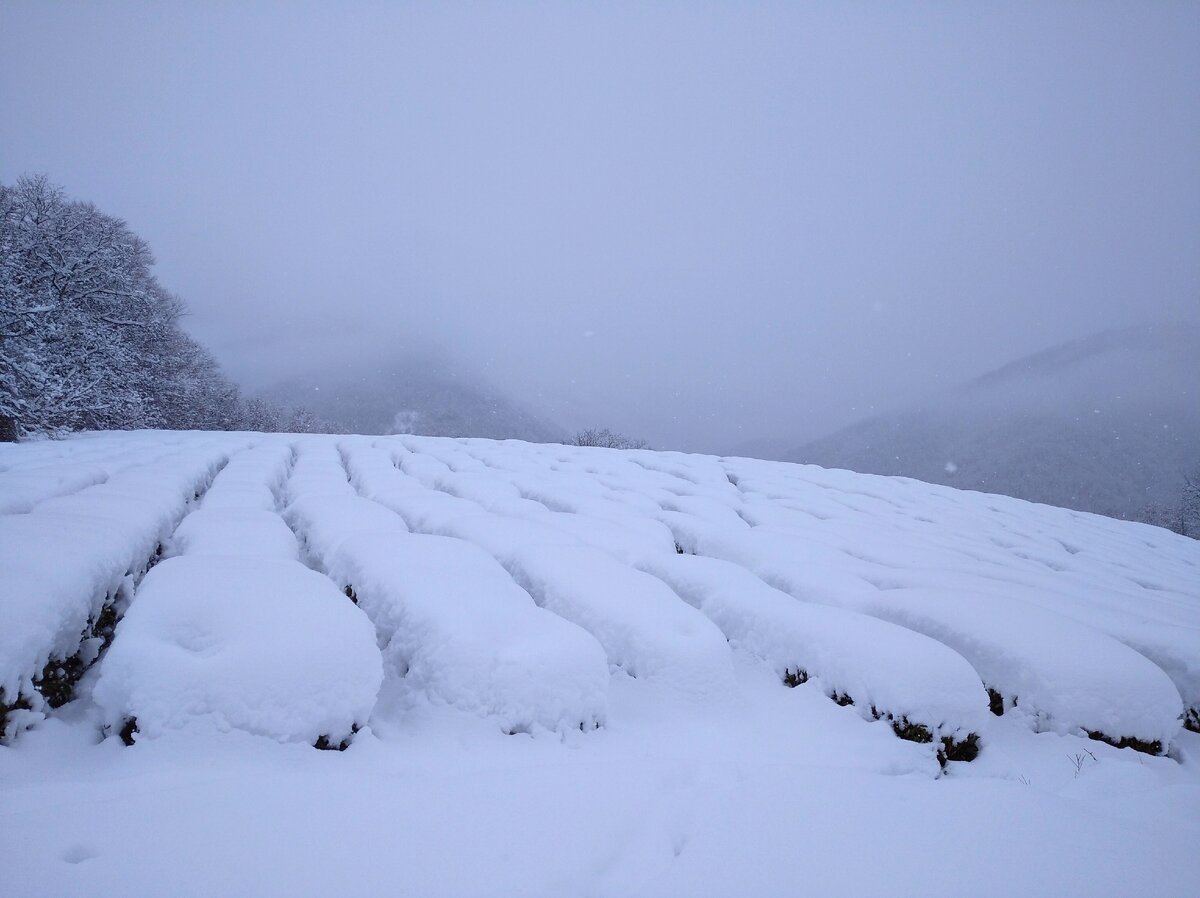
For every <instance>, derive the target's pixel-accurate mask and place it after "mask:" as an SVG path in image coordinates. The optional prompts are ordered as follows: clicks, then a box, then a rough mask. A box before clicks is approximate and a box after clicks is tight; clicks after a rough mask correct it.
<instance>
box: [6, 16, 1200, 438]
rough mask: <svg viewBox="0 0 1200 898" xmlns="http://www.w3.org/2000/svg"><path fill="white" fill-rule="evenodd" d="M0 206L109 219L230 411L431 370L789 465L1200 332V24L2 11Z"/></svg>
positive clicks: (641, 430)
mask: <svg viewBox="0 0 1200 898" xmlns="http://www.w3.org/2000/svg"><path fill="white" fill-rule="evenodd" d="M0 33H3V34H4V35H5V51H4V53H3V54H0V181H4V182H11V181H12V180H14V179H15V178H16V177H18V176H19V175H20V174H22V173H25V172H46V173H47V174H48V175H49V176H50V177H51V178H52V179H54V180H55V181H56V182H58V183H61V184H62V185H63V186H64V188H65V189H66V190H67V192H68V193H69V194H71V195H72V196H77V197H80V198H84V199H89V200H92V201H94V202H96V203H97V204H98V205H99V206H100V207H101V208H103V209H105V210H106V211H109V212H112V213H113V214H117V215H120V216H123V217H124V218H126V219H127V220H128V221H129V222H130V224H131V226H132V227H133V228H134V230H135V231H136V232H137V233H139V234H140V235H142V236H143V237H145V238H146V239H147V240H148V241H149V242H150V244H151V246H152V247H153V248H154V250H155V252H156V255H157V257H158V270H159V276H160V279H161V280H162V282H163V283H164V284H166V285H167V286H168V287H170V288H171V289H172V290H174V291H176V292H178V293H179V294H181V295H182V296H183V297H184V299H185V300H186V301H187V303H188V304H189V306H190V308H191V309H192V315H191V317H190V319H189V320H188V322H187V326H188V328H189V329H190V330H191V332H192V333H193V334H194V335H196V336H197V337H198V338H200V339H201V340H203V341H204V342H205V343H207V344H208V345H210V346H211V347H212V348H213V350H214V351H215V352H216V354H217V355H218V356H219V358H220V359H221V360H222V361H223V363H224V364H225V365H226V366H227V368H228V369H229V370H230V372H231V373H233V374H234V375H235V376H236V377H238V378H239V379H240V380H242V381H243V382H244V383H246V384H247V385H248V386H250V387H251V388H257V387H262V386H265V385H267V384H269V383H273V382H276V381H278V380H281V379H285V378H289V377H299V376H305V375H306V374H307V373H309V372H311V371H312V370H313V367H314V366H313V360H314V359H315V358H316V357H318V356H320V357H322V358H324V357H326V356H330V357H333V358H350V357H371V358H384V359H386V358H396V357H401V356H403V355H404V354H405V353H407V352H408V351H409V349H410V348H411V347H422V348H423V347H428V346H436V347H441V348H442V349H443V350H444V352H445V353H446V355H447V356H448V357H449V358H451V359H454V360H455V362H454V363H453V365H456V366H461V367H462V368H463V369H464V370H465V369H466V368H470V369H471V370H472V371H474V372H476V374H477V375H478V377H479V378H481V379H484V380H486V381H489V382H490V383H491V384H493V385H494V387H495V389H496V390H499V391H503V392H505V393H507V394H508V395H510V396H513V397H515V398H516V399H517V400H519V402H520V403H522V404H524V405H527V406H528V407H530V408H531V409H533V410H536V411H538V412H539V413H541V414H543V415H544V416H545V417H546V418H547V419H549V420H553V421H556V422H558V423H560V424H561V425H562V426H564V427H566V428H575V427H580V426H588V425H594V426H609V427H613V428H615V429H617V430H621V431H624V432H627V433H630V434H631V435H634V436H638V437H644V438H645V439H647V440H649V441H650V442H651V443H652V444H654V445H656V446H670V447H678V448H683V449H696V450H707V451H728V450H730V449H731V448H733V447H734V446H736V445H738V444H739V443H744V442H745V441H747V440H754V439H761V438H774V439H778V438H781V437H782V438H786V439H787V440H788V441H789V443H790V445H793V446H794V445H799V444H800V443H801V442H803V441H805V440H808V439H812V438H814V437H817V436H819V435H821V434H823V433H827V432H829V431H831V430H833V429H834V428H837V427H840V426H842V425H845V424H848V423H850V422H852V421H855V420H858V419H860V418H862V417H863V416H864V415H868V414H871V413H872V412H874V411H878V410H884V409H889V408H895V407H901V406H903V405H905V404H906V403H907V402H908V401H909V400H910V399H911V398H912V397H913V396H914V395H920V394H923V393H927V392H929V391H931V390H934V389H936V388H938V387H939V386H946V385H950V384H955V383H959V382H962V381H964V380H966V379H969V378H970V377H972V376H975V375H978V374H980V373H982V372H983V371H986V370H989V369H990V368H993V367H996V366H998V365H1001V364H1004V363H1005V362H1007V361H1009V360H1011V359H1014V358H1018V357H1020V356H1022V355H1025V354H1027V353H1030V352H1033V351H1036V350H1038V349H1042V348H1044V347H1046V346H1051V345H1054V344H1056V343H1058V342H1061V341H1065V340H1070V339H1076V338H1079V337H1081V336H1083V335H1086V334H1089V333H1093V332H1096V331H1099V330H1103V329H1107V328H1113V327H1122V326H1129V325H1136V324H1141V323H1145V322H1149V321H1178V320H1183V321H1190V322H1200V301H1198V298H1200V166H1197V165H1196V159H1198V158H1200V104H1197V103H1196V97H1197V95H1198V91H1200V55H1197V54H1196V52H1195V48H1196V47H1197V46H1200V8H1198V7H1197V6H1195V5H1194V4H1193V5H1184V4H1154V5H1143V4H1115V3H1112V4H1110V3H1092V4H1079V5H1076V4H1040V3H1038V4H1033V3H1030V4H1006V5H1004V6H998V7H983V6H979V5H975V4H970V5H962V6H936V7H933V6H931V7H922V8H914V7H903V8H901V7H852V6H848V5H844V4H837V5H818V4H805V5H803V6H800V5H786V4H761V5H754V6H746V5H743V4H728V5H711V4H705V5H702V6H683V5H671V6H647V7H636V6H612V5H605V6H604V7H581V6H575V5H570V6H568V5H564V6H532V5H530V6H519V7H514V6H507V5H506V6H503V7H500V6H496V7H487V6H471V7H466V6H464V7H447V6H444V5H440V4H439V5H429V6H411V7H410V6H406V7H400V6H399V5H396V4H337V5H336V6H329V7H319V6H299V7H298V6H295V5H293V4H270V3H257V4H253V5H247V6H245V7H236V6H232V5H210V4H196V5H191V6H186V7H185V6H182V5H175V4H170V5H159V4H143V3H101V4H93V3H88V4H84V3H63V4H39V3H19V2H16V3H7V4H5V5H4V7H3V9H2V10H0Z"/></svg>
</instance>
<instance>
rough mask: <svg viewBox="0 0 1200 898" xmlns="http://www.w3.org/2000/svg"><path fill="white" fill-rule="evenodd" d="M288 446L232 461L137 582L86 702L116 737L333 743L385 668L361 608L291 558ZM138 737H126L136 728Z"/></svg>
mask: <svg viewBox="0 0 1200 898" xmlns="http://www.w3.org/2000/svg"><path fill="white" fill-rule="evenodd" d="M291 452H292V450H291V448H290V447H289V446H287V445H286V444H280V443H267V444H265V445H262V446H259V447H257V448H254V449H249V450H246V451H244V452H242V453H239V454H238V455H236V456H234V458H233V459H232V460H231V461H230V463H229V464H228V465H227V466H226V467H225V469H224V470H223V471H222V472H221V473H220V474H219V475H218V476H217V478H216V480H215V481H214V482H213V484H212V487H211V488H210V489H209V491H208V492H207V493H206V495H205V496H204V500H203V503H202V505H201V507H200V509H199V510H198V511H195V512H193V513H192V514H190V515H188V516H187V517H185V518H184V519H183V522H182V523H181V524H180V525H179V527H178V528H177V529H176V531H175V533H174V535H173V537H172V538H171V541H170V543H169V546H170V550H171V552H172V553H173V554H174V556H175V557H170V558H168V559H167V560H165V561H164V562H162V563H161V564H159V565H158V566H157V567H155V569H154V570H153V571H151V572H150V573H149V575H147V577H146V578H145V580H143V581H142V583H141V584H140V586H139V587H138V589H137V595H136V600H135V601H134V602H133V603H132V605H131V607H130V609H129V611H128V613H127V614H126V615H125V618H124V620H123V621H122V622H121V626H120V628H119V629H118V631H117V638H116V639H115V641H114V642H113V645H112V648H111V650H110V651H109V653H108V655H107V656H106V657H105V659H104V662H103V664H102V666H101V671H100V677H99V679H98V681H97V683H96V686H95V689H94V697H95V699H96V702H97V704H98V705H99V707H100V708H101V710H102V712H103V714H104V717H105V721H106V723H107V725H108V726H109V728H110V729H112V730H113V731H119V732H120V733H121V734H122V737H123V738H125V739H126V740H127V741H132V740H133V739H134V738H143V737H145V738H153V737H156V736H160V735H162V734H163V733H165V732H169V731H177V730H196V729H204V730H217V731H227V730H242V731H246V732H250V733H255V734H258V735H262V736H266V737H269V738H273V739H276V740H279V741H281V742H288V741H292V742H307V743H310V744H313V745H317V746H318V747H322V748H324V747H339V748H344V747H345V746H346V744H347V743H348V740H349V739H350V737H351V735H352V733H353V732H355V731H356V730H357V729H358V728H359V727H360V726H362V725H363V724H364V723H365V722H366V720H367V718H368V716H369V715H370V712H371V709H372V708H373V706H374V704H375V698H376V695H377V693H378V691H379V687H380V684H381V682H382V677H383V670H382V663H381V660H380V656H379V651H378V649H377V648H376V646H375V634H374V630H373V629H372V627H371V625H370V623H369V622H368V621H367V620H366V618H365V617H364V616H363V615H362V613H361V612H360V611H358V609H356V608H355V607H354V606H353V605H352V604H350V603H349V602H347V601H346V599H345V597H344V596H343V595H342V594H341V593H340V592H339V591H338V590H337V588H336V587H335V586H334V585H333V584H332V583H331V582H330V581H329V580H328V579H327V578H326V577H323V576H322V575H320V574H319V573H316V572H314V571H312V570H309V569H308V568H307V567H305V565H303V564H302V563H301V562H300V561H299V560H298V558H299V546H298V544H297V542H296V538H295V536H294V535H293V533H292V532H291V530H290V529H289V528H288V526H287V525H286V524H285V523H284V521H283V519H282V518H281V517H280V515H279V514H278V513H277V511H276V510H275V507H276V504H277V501H278V493H279V491H280V490H281V489H282V488H283V484H284V480H285V477H286V474H287V470H288V467H289V463H290V461H291ZM135 734H137V735H135Z"/></svg>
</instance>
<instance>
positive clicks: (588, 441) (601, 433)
mask: <svg viewBox="0 0 1200 898" xmlns="http://www.w3.org/2000/svg"><path fill="white" fill-rule="evenodd" d="M567 445H569V446H603V447H605V448H608V449H648V448H650V444H649V443H647V442H646V441H645V440H635V439H631V438H630V437H627V436H624V435H623V434H619V433H613V431H611V430H609V429H608V428H607V427H600V428H596V427H590V428H588V429H586V430H581V431H579V432H578V433H576V434H575V436H573V437H571V439H570V440H568V441H567Z"/></svg>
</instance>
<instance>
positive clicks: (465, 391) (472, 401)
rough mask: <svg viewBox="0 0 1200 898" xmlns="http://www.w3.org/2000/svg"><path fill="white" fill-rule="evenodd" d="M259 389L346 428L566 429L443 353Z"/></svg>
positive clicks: (455, 432)
mask: <svg viewBox="0 0 1200 898" xmlns="http://www.w3.org/2000/svg"><path fill="white" fill-rule="evenodd" d="M262 396H263V398H265V399H268V400H270V401H272V402H275V403H279V404H281V405H286V406H302V407H304V408H307V409H308V410H309V411H311V412H313V413H314V414H315V415H317V416H318V417H319V418H320V419H321V420H322V421H324V422H327V423H328V424H330V425H332V427H333V429H334V430H339V431H345V432H347V433H364V434H387V433H415V434H424V435H428V436H451V437H485V438H488V439H497V440H503V439H521V440H528V441H530V442H549V441H555V440H561V439H564V438H565V432H564V431H563V430H562V429H561V428H559V427H558V426H557V425H555V424H553V423H552V422H549V421H546V420H544V419H542V418H540V417H538V416H537V415H535V414H533V413H532V412H530V411H528V410H526V409H524V408H522V407H520V405H518V404H517V403H516V402H514V401H513V400H512V399H510V398H509V397H507V396H505V395H504V394H503V393H502V392H501V391H500V390H498V389H497V388H496V387H495V386H493V385H492V384H489V383H487V382H486V381H485V380H483V379H482V378H480V377H479V376H477V375H474V374H471V373H466V372H464V371H462V370H461V369H459V368H458V367H457V366H456V365H454V363H452V362H451V361H449V360H447V359H446V358H444V357H441V356H436V355H410V356H406V357H405V358H404V359H401V360H396V361H389V362H385V363H378V364H372V363H364V362H361V361H351V362H348V363H347V364H345V365H343V366H337V367H326V368H323V369H318V370H314V371H312V372H309V373H306V374H303V375H300V376H297V377H293V378H291V379H288V380H285V381H281V382H279V383H277V384H275V385H274V386H272V387H269V388H268V389H266V390H264V391H263V392H262Z"/></svg>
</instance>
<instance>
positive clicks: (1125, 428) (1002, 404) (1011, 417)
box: [787, 325, 1200, 518]
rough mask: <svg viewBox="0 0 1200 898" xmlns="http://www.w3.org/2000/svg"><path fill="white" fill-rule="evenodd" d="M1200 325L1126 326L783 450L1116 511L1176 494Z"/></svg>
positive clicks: (1163, 503) (1198, 454) (1193, 460)
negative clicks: (1197, 326)
mask: <svg viewBox="0 0 1200 898" xmlns="http://www.w3.org/2000/svg"><path fill="white" fill-rule="evenodd" d="M1198 386H1200V329H1198V328H1196V327H1194V326H1190V325H1174V326H1155V327H1135V328H1123V329H1119V330H1111V331H1104V332H1102V333H1099V334H1095V335H1093V336H1090V337H1087V338H1085V339H1082V340H1075V341H1071V342H1067V343H1063V344H1060V345H1059V346H1055V347H1052V348H1050V349H1047V350H1045V351H1042V352H1038V353H1034V354H1032V355H1029V356H1026V357H1024V358H1021V359H1018V360H1016V361H1014V362H1011V363H1009V364H1007V365H1003V366H1001V367H1000V368H997V369H995V370H994V371H991V372H988V373H986V374H984V375H982V376H980V377H977V378H975V379H974V380H971V381H969V382H968V383H966V384H963V385H962V386H960V387H958V388H956V389H952V390H950V391H948V392H946V393H942V394H939V395H935V396H932V397H930V398H929V399H927V400H925V401H924V402H922V403H920V404H918V405H915V406H913V407H911V408H909V409H907V410H904V411H900V412H896V413H891V414H882V415H876V416H874V417H871V418H868V419H866V420H864V421H861V422H858V423H856V424H853V425H850V426H849V427H846V428H843V429H841V430H839V431H836V432H835V433H833V434H831V435H829V436H827V437H823V438H821V439H818V440H814V441H812V442H809V443H807V444H805V445H802V446H800V447H799V448H797V449H795V450H793V451H792V452H790V453H789V454H788V455H787V459H788V460H789V461H797V462H805V463H810V464H817V465H821V466H822V467H830V468H848V469H850V470H854V471H861V472H865V473H873V474H891V475H902V476H906V477H913V478H916V479H918V480H924V481H927V482H930V483H941V484H945V485H947V486H954V487H959V488H962V489H972V490H981V491H984V492H994V493H1002V494H1005V495H1010V496H1015V497H1017V498H1021V499H1028V500H1032V501H1035V502H1044V503H1047V504H1050V505H1060V506H1063V507H1067V508H1074V509H1077V510H1081V511H1092V512H1097V513H1100V514H1107V515H1111V516H1114V517H1121V518H1145V517H1146V516H1147V508H1148V507H1151V506H1154V507H1171V506H1174V505H1175V504H1176V503H1177V502H1178V500H1179V495H1180V490H1181V488H1182V484H1183V475H1184V474H1185V473H1187V472H1190V471H1193V470H1195V469H1196V468H1197V467H1198V466H1200V397H1198V396H1197V388H1198Z"/></svg>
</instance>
